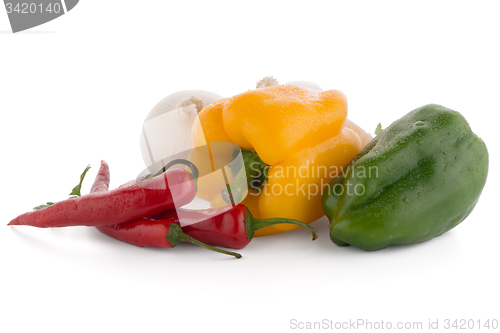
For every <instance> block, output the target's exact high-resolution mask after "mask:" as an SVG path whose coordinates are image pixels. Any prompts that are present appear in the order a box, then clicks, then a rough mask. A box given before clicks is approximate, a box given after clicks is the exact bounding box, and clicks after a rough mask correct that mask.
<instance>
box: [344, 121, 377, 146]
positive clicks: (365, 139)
mask: <svg viewBox="0 0 500 333" xmlns="http://www.w3.org/2000/svg"><path fill="white" fill-rule="evenodd" d="M344 127H347V128H350V129H352V130H353V131H354V132H356V133H357V134H358V135H359V138H360V139H361V144H362V145H363V147H364V146H366V145H367V144H368V143H369V142H370V141H372V139H373V136H372V135H371V134H370V133H368V132H367V131H365V130H364V129H362V128H361V127H359V126H358V125H356V124H355V123H353V122H352V121H350V120H349V119H346V120H345V123H344Z"/></svg>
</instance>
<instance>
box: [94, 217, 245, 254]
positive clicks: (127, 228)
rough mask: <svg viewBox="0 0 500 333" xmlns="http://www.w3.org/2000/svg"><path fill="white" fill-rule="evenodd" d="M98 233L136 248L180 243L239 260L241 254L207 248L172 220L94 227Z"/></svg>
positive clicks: (146, 220) (148, 220) (139, 221)
mask: <svg viewBox="0 0 500 333" xmlns="http://www.w3.org/2000/svg"><path fill="white" fill-rule="evenodd" d="M96 228H97V229H98V230H99V231H100V232H102V233H103V234H106V235H108V236H110V237H113V238H115V239H117V240H120V241H122V242H126V243H129V244H133V245H136V246H141V247H143V246H151V247H167V248H168V247H175V246H176V245H177V244H179V243H180V242H182V241H185V242H191V243H193V244H196V245H199V246H202V247H204V248H206V249H209V250H212V251H215V252H219V253H223V254H228V255H231V256H234V257H236V258H241V254H239V253H236V252H230V251H226V250H222V249H218V248H216V247H213V246H209V245H207V244H205V243H203V242H200V241H199V240H197V239H195V238H193V237H191V236H189V235H187V234H185V233H184V232H183V231H182V228H181V226H180V225H179V223H177V222H175V221H172V220H167V219H163V220H154V219H149V218H142V219H138V220H135V221H132V222H126V223H120V224H114V225H102V226H97V227H96Z"/></svg>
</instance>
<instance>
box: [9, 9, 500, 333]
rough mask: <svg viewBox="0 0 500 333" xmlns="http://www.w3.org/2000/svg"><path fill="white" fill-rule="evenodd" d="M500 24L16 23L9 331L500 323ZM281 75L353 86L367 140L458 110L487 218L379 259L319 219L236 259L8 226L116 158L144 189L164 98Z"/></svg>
mask: <svg viewBox="0 0 500 333" xmlns="http://www.w3.org/2000/svg"><path fill="white" fill-rule="evenodd" d="M499 10H500V6H499V5H498V2H487V1H476V2H469V3H463V2H457V1H453V2H441V1H439V2H438V1H433V2H427V1H415V2H411V3H410V2H386V1H373V2H358V1H356V2H349V3H348V2H347V1H342V2H333V1H308V2H305V1H298V2H293V1H281V2H272V1H264V2H261V1H250V2H247V3H240V2H236V1H232V2H218V1H198V2H193V1H178V2H176V3H174V2H173V1H170V2H167V1H152V0H142V1H118V0H107V1H91V0H82V1H80V3H79V4H78V5H77V6H76V7H75V8H74V9H73V10H72V11H71V12H69V13H68V14H66V15H64V16H63V17H61V18H59V19H56V20H54V21H52V22H49V23H47V24H44V25H42V26H39V27H35V28H33V29H31V30H29V31H26V32H24V33H18V34H12V33H10V32H9V30H10V26H9V22H8V18H7V15H6V13H5V11H4V10H3V9H0V30H1V33H0V110H1V131H0V135H1V140H0V142H1V147H2V149H1V151H2V164H1V175H2V191H1V194H0V195H1V200H0V202H1V210H0V214H1V215H0V216H1V219H0V221H1V223H2V224H3V227H2V226H0V267H1V273H0V307H1V308H0V331H2V332H54V333H55V332H170V331H173V332H175V331H180V330H182V331H186V332H195V331H206V332H215V331H217V332H254V331H257V330H262V331H265V332H288V331H299V329H295V330H293V329H292V328H291V325H290V321H291V320H292V319H296V320H297V321H301V322H314V321H321V320H323V319H327V320H333V321H334V322H343V321H349V320H356V319H365V320H370V321H372V322H380V321H382V320H384V322H387V321H391V322H393V323H394V325H395V323H396V322H399V321H402V322H404V321H411V322H413V321H421V322H423V324H424V328H426V327H427V325H428V320H429V319H431V320H433V321H435V320H436V319H438V320H439V325H440V327H441V328H442V327H443V325H444V320H445V319H452V320H453V319H474V320H481V321H482V322H484V321H485V320H487V319H490V321H491V319H494V318H495V319H497V320H500V315H499V313H500V311H499V310H500V306H499V299H500V292H499V283H498V281H499V279H500V274H499V269H498V268H499V260H498V254H499V235H500V226H499V223H498V222H499V218H498V194H497V193H496V189H497V188H498V186H499V185H500V183H499V177H498V170H499V159H498V153H499V149H498V119H499V117H498V114H499V112H500V102H499V98H498V97H499V91H500V79H499V78H500V65H499V59H500V47H499V45H500V43H499V40H500V38H499V33H500V21H499V20H498V15H499ZM266 75H273V76H274V77H276V78H278V80H279V81H280V82H285V81H290V80H307V81H312V82H316V83H317V84H319V85H320V86H322V87H323V88H324V89H339V90H341V91H342V92H344V93H345V94H346V95H347V97H348V99H349V118H351V119H352V120H354V121H355V122H357V123H359V124H360V125H361V126H363V127H364V128H366V129H367V130H369V131H373V130H374V128H375V126H376V125H377V123H378V122H381V123H382V125H383V126H384V127H385V126H387V125H389V124H390V123H391V122H392V121H394V120H396V119H398V118H399V117H401V116H403V115H404V114H405V113H407V112H409V111H411V110H413V109H415V108H417V107H419V106H422V105H424V104H428V103H437V104H442V105H444V106H446V107H449V108H452V109H455V110H457V111H459V112H461V113H462V114H463V115H464V116H465V117H466V119H467V120H468V121H469V123H470V125H471V128H472V129H473V131H474V132H475V133H476V134H478V135H479V136H480V137H481V138H482V139H483V140H484V141H485V142H486V144H487V146H488V149H489V152H490V167H489V169H490V172H489V177H488V182H487V184H486V187H485V189H484V191H483V194H482V197H481V199H480V201H479V203H478V204H477V206H476V209H475V210H474V212H473V213H472V214H471V215H470V216H469V217H468V218H467V220H466V221H464V222H463V223H462V224H461V225H459V226H458V227H457V228H456V229H454V230H452V231H450V232H448V233H446V234H445V235H443V236H441V237H438V238H436V239H433V240H431V241H429V242H426V243H422V244H418V245H412V246H404V247H396V248H389V249H385V250H382V251H378V252H365V251H361V250H357V249H355V248H339V247H337V246H335V245H334V244H333V243H331V241H330V240H329V236H328V222H327V221H326V219H325V218H323V219H321V220H319V221H317V222H314V223H313V224H312V225H313V226H314V227H316V228H317V229H318V231H319V232H320V237H319V239H318V240H317V241H315V242H311V240H310V237H309V234H308V232H307V231H306V230H297V231H293V232H288V233H285V234H280V235H277V236H271V237H265V238H258V239H254V240H253V241H252V242H251V243H250V245H248V247H247V248H245V249H243V250H241V251H240V252H241V253H242V254H243V258H242V259H240V260H237V259H233V258H231V257H226V256H223V255H219V254H215V253H212V252H209V251H205V250H203V249H201V248H198V247H196V246H193V245H191V244H181V245H179V246H178V247H177V248H174V249H151V248H136V247H133V246H130V245H128V244H125V243H120V242H118V241H115V240H113V239H110V238H108V237H106V236H104V235H102V234H101V233H99V232H98V231H97V230H96V229H94V228H86V227H74V228H61V229H36V228H31V227H7V226H6V224H7V223H8V222H9V221H10V220H11V219H13V218H14V217H16V216H17V215H19V214H21V213H24V212H25V211H28V210H30V209H31V208H32V207H34V206H36V205H38V204H41V203H44V202H45V201H50V200H62V199H64V198H66V195H67V193H68V192H69V191H70V190H71V188H72V187H73V186H74V185H76V183H77V182H78V178H79V175H80V173H81V171H82V170H83V169H84V168H85V166H86V165H87V164H89V163H90V164H91V165H92V166H93V168H92V169H91V171H89V174H88V179H87V181H86V182H85V183H84V188H83V192H85V191H88V190H89V188H90V184H91V182H92V180H93V178H94V176H95V173H96V171H97V169H98V166H99V162H100V160H101V159H104V160H106V161H107V162H108V163H109V165H110V168H111V177H112V180H111V187H112V188H114V187H116V186H119V185H120V184H122V183H124V182H126V181H128V180H130V179H133V178H135V177H136V176H137V175H138V173H139V172H141V171H142V170H143V169H144V167H145V166H144V164H143V162H142V158H141V154H140V149H139V133H140V129H141V124H142V121H143V120H144V118H145V117H146V115H147V113H148V112H149V110H150V109H151V108H152V107H153V106H154V105H155V104H156V102H158V101H159V100H160V99H162V98H163V97H164V96H166V95H168V94H170V93H173V92H175V91H179V90H184V89H203V90H209V91H213V92H216V93H218V94H221V95H223V96H231V95H234V94H237V93H240V92H243V91H245V90H247V89H252V88H254V85H255V82H256V81H258V80H259V79H261V78H262V77H264V76H266ZM476 325H477V323H476ZM476 327H477V326H476ZM482 330H484V328H482ZM325 331H328V330H325ZM344 331H347V330H344ZM358 331H361V329H360V330H358ZM486 331H487V330H486Z"/></svg>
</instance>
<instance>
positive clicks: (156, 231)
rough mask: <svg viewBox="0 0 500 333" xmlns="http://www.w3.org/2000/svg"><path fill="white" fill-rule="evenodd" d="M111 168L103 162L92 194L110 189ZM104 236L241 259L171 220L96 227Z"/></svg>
mask: <svg viewBox="0 0 500 333" xmlns="http://www.w3.org/2000/svg"><path fill="white" fill-rule="evenodd" d="M109 180H110V174H109V166H108V164H107V163H106V162H105V161H101V167H100V168H99V171H98V173H97V176H96V178H95V180H94V183H93V184H92V188H91V190H90V193H95V192H105V191H107V190H108V187H109ZM96 228H97V230H99V231H100V232H102V233H103V234H105V235H107V236H109V237H112V238H114V239H117V240H119V241H122V242H125V243H129V244H132V245H135V246H140V247H144V246H148V247H166V248H168V247H175V246H177V244H179V243H180V242H182V241H186V242H191V243H194V244H196V245H200V246H202V247H204V248H207V249H209V250H212V251H215V252H219V253H223V254H228V255H232V256H234V257H236V258H241V255H240V254H239V253H235V252H229V251H225V250H221V249H217V248H214V247H211V246H208V245H207V244H204V243H202V242H200V241H198V240H197V239H194V238H192V237H190V236H189V235H186V234H185V233H184V232H183V231H182V228H181V226H180V225H179V223H176V222H175V221H171V220H155V219H150V218H147V217H144V218H141V219H137V220H135V221H130V222H125V223H119V224H111V225H101V226H96Z"/></svg>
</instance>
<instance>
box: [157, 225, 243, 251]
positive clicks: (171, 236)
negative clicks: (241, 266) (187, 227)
mask: <svg viewBox="0 0 500 333" xmlns="http://www.w3.org/2000/svg"><path fill="white" fill-rule="evenodd" d="M166 238H167V241H168V242H169V243H170V245H172V247H175V246H177V244H179V243H180V242H190V243H193V244H196V245H199V246H201V247H204V248H206V249H208V250H211V251H214V252H219V253H223V254H227V255H230V256H233V257H236V258H238V259H239V258H241V254H239V253H237V252H231V251H226V250H223V249H219V248H218V247H214V246H210V245H208V244H205V243H203V242H200V241H199V240H197V239H196V238H193V237H191V236H189V235H188V234H186V233H184V232H183V231H182V228H181V226H180V225H178V224H175V223H173V224H171V225H170V226H169V229H168V234H167V237H166Z"/></svg>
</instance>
